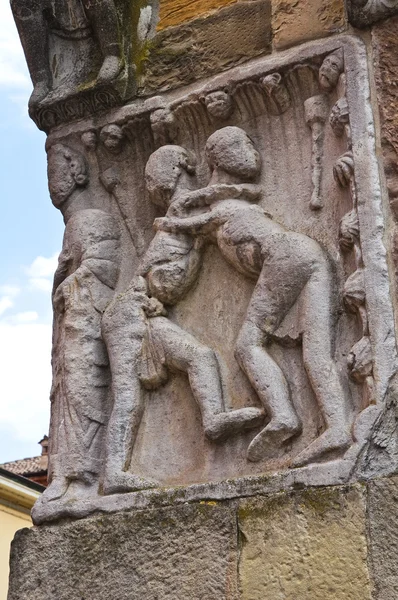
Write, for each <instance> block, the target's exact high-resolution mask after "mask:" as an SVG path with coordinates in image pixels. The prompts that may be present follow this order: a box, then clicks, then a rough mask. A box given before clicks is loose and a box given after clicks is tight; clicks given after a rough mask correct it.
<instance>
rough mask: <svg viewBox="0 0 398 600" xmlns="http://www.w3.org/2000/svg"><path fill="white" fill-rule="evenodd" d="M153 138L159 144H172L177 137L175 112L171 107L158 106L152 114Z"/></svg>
mask: <svg viewBox="0 0 398 600" xmlns="http://www.w3.org/2000/svg"><path fill="white" fill-rule="evenodd" d="M150 121H151V129H152V133H153V138H154V140H155V144H156V145H157V146H164V145H166V144H170V143H171V142H173V141H174V140H175V139H176V137H177V124H176V119H175V116H174V113H173V112H172V111H171V110H170V109H169V108H157V109H156V110H154V111H153V112H152V113H151V116H150Z"/></svg>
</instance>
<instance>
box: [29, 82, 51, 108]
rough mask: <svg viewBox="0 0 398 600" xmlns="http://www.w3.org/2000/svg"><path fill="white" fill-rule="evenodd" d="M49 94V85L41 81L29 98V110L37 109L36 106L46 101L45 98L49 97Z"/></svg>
mask: <svg viewBox="0 0 398 600" xmlns="http://www.w3.org/2000/svg"><path fill="white" fill-rule="evenodd" d="M49 92H50V88H49V87H48V84H47V83H46V82H45V81H39V82H38V83H36V85H35V87H34V88H33V92H32V94H31V96H30V98H29V109H33V108H36V106H37V105H38V104H40V102H42V101H43V100H44V98H45V97H46V96H47V95H48V93H49Z"/></svg>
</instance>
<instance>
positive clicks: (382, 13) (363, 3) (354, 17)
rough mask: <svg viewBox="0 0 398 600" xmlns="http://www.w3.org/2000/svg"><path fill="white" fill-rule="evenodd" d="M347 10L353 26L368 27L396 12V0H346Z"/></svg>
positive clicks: (397, 8)
mask: <svg viewBox="0 0 398 600" xmlns="http://www.w3.org/2000/svg"><path fill="white" fill-rule="evenodd" d="M347 12H348V18H349V20H350V22H351V23H352V24H353V25H355V27H368V26H369V25H372V24H373V23H377V21H381V20H382V19H387V17H391V16H392V15H394V14H396V13H397V12H398V2H397V0H347Z"/></svg>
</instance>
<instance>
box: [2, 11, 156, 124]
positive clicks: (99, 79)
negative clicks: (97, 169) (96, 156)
mask: <svg viewBox="0 0 398 600" xmlns="http://www.w3.org/2000/svg"><path fill="white" fill-rule="evenodd" d="M11 7H12V11H13V14H14V19H15V22H16V24H17V28H18V32H19V36H20V38H21V41H22V45H23V48H24V52H25V56H26V61H27V63H28V67H29V71H30V75H31V78H32V82H33V86H34V89H33V93H32V95H31V97H30V100H29V114H30V116H31V117H32V119H33V120H34V121H35V122H36V124H37V125H38V127H39V128H41V129H44V130H45V131H48V130H49V129H51V127H54V126H56V125H58V124H60V123H62V122H68V121H70V120H73V119H78V118H82V117H85V116H88V115H91V114H93V113H95V112H98V111H103V110H106V109H108V108H111V107H112V106H115V105H120V104H121V103H122V102H123V100H125V99H126V98H129V97H131V95H132V93H133V92H134V90H135V88H136V81H135V67H134V58H135V53H139V49H140V48H141V46H142V45H143V44H144V43H145V39H146V37H147V36H148V35H149V34H150V31H151V30H152V29H153V27H154V24H153V23H152V20H153V19H152V4H151V2H149V3H148V6H147V11H146V13H145V15H146V16H148V15H149V16H150V18H149V21H148V22H147V23H146V30H145V32H144V33H143V32H142V22H141V21H142V19H140V17H141V14H140V10H139V7H138V9H137V8H135V9H133V10H131V8H130V6H129V3H128V2H125V3H124V4H122V3H118V2H115V0H99V1H96V2H93V1H92V0H71V1H69V2H53V1H51V0H12V1H11ZM148 11H149V12H148ZM126 23H129V25H130V24H131V30H130V28H127V27H126V26H125V25H126ZM128 31H132V32H134V33H133V34H131V33H128Z"/></svg>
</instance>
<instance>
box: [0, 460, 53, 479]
mask: <svg viewBox="0 0 398 600" xmlns="http://www.w3.org/2000/svg"><path fill="white" fill-rule="evenodd" d="M43 459H44V460H43ZM0 467H1V468H2V469H6V471H10V473H15V474H16V475H31V474H33V473H39V472H41V471H45V470H46V469H47V456H33V457H32V458H22V459H21V460H13V461H12V462H6V463H3V464H2V465H0Z"/></svg>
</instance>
